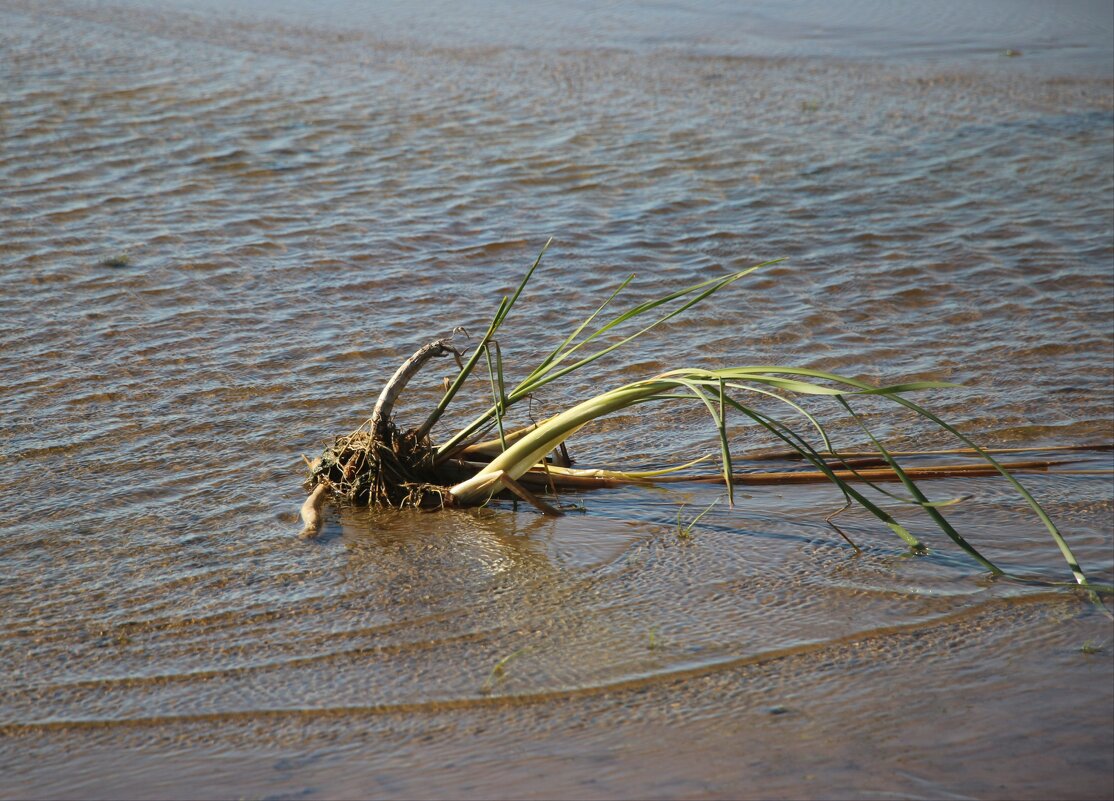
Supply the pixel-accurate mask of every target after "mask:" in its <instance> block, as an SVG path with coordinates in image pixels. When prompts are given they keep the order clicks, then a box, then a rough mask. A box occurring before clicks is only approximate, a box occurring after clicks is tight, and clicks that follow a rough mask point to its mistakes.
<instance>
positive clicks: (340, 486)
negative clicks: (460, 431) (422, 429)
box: [306, 421, 444, 508]
mask: <svg viewBox="0 0 1114 801" xmlns="http://www.w3.org/2000/svg"><path fill="white" fill-rule="evenodd" d="M416 434H417V432H416V431H415V430H414V429H410V430H408V431H404V432H400V431H398V430H397V429H396V428H395V426H394V424H393V423H392V422H390V421H386V422H385V424H384V425H383V426H381V429H380V431H379V433H378V435H377V434H376V432H373V431H372V430H371V428H370V421H369V423H365V424H364V425H362V426H360V427H359V428H358V429H356V430H355V431H353V432H352V433H351V434H346V435H344V436H339V437H337V438H336V440H335V441H334V442H333V444H332V445H330V446H327V447H326V448H325V450H324V452H323V453H322V454H321V456H320V457H318V458H317V459H314V460H313V461H312V462H310V465H309V467H310V474H309V478H308V479H307V480H306V486H307V487H309V488H313V487H317V486H318V485H321V484H325V485H326V486H328V487H329V490H330V491H331V492H332V494H333V495H335V496H336V497H340V498H345V499H347V500H348V501H350V502H351V503H353V504H356V505H358V506H389V507H395V508H401V507H419V508H435V507H438V506H442V505H443V504H444V496H443V493H444V489H443V487H442V486H440V485H439V484H438V483H437V477H436V473H435V471H434V468H433V448H432V445H431V443H430V441H429V437H422V438H420V439H419V438H418V437H417V436H416Z"/></svg>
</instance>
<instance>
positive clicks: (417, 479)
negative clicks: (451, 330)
mask: <svg viewBox="0 0 1114 801" xmlns="http://www.w3.org/2000/svg"><path fill="white" fill-rule="evenodd" d="M447 355H451V356H454V357H455V358H456V359H457V361H458V362H459V361H460V353H459V352H458V351H457V350H456V349H455V348H454V347H453V346H452V344H451V340H450V339H438V340H435V341H433V342H430V343H429V344H427V345H423V346H422V347H421V348H419V349H418V350H417V351H416V352H415V353H414V355H413V356H411V357H410V358H409V359H407V360H406V361H405V362H403V363H402V365H401V366H400V367H399V368H398V370H396V371H395V374H394V375H393V376H391V379H390V381H388V382H387V385H386V386H385V387H384V388H383V392H382V393H381V394H380V395H379V400H378V401H377V402H376V404H375V411H374V412H372V415H371V417H370V418H369V419H368V420H367V422H365V423H364V424H363V425H361V426H360V427H359V428H357V429H356V430H355V431H353V432H352V433H351V434H348V435H345V436H340V437H337V438H336V440H335V441H334V442H333V444H332V445H330V446H328V447H326V448H325V451H324V452H323V453H322V454H321V456H320V457H318V458H317V459H314V460H313V461H312V462H309V472H310V474H309V478H308V479H306V488H307V489H312V490H316V489H317V488H318V487H320V486H325V487H327V488H328V489H329V491H330V492H331V494H333V495H335V496H336V497H340V498H346V499H347V500H349V501H351V502H352V503H354V504H357V505H360V506H389V507H394V508H401V507H417V508H434V507H438V506H443V505H444V503H445V498H446V495H445V489H444V486H443V483H442V482H441V481H439V480H438V477H437V474H436V471H435V470H434V461H433V446H432V445H431V443H430V441H429V433H428V432H429V429H430V428H431V427H432V425H433V423H434V422H436V417H433V416H431V418H430V419H428V420H426V422H425V423H424V424H423V425H422V426H421V427H420V428H417V429H409V430H407V431H399V430H398V428H397V427H396V426H395V424H394V422H393V421H392V419H391V412H392V411H393V410H394V405H395V401H397V400H398V397H399V395H400V394H401V393H402V391H403V389H405V387H406V384H407V383H408V382H409V381H410V379H411V378H413V377H414V376H415V375H417V373H418V371H420V370H421V369H422V367H423V366H424V365H425V364H426V362H428V361H429V360H430V359H432V358H434V357H437V356H447ZM316 497H318V498H320V497H321V495H320V494H319V495H317V496H316ZM303 516H304V515H303ZM306 526H307V529H306V530H307V533H313V531H315V530H316V528H317V527H318V526H319V523H315V524H313V525H311V524H310V521H309V520H307V521H306Z"/></svg>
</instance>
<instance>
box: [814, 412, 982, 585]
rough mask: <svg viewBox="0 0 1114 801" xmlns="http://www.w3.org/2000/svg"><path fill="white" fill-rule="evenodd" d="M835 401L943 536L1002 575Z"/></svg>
mask: <svg viewBox="0 0 1114 801" xmlns="http://www.w3.org/2000/svg"><path fill="white" fill-rule="evenodd" d="M836 400H838V401H839V403H840V405H842V406H843V408H844V409H846V410H847V413H848V414H849V415H851V417H852V418H853V419H854V420H855V422H857V423H858V424H859V427H860V428H862V430H863V432H864V433H865V434H866V435H867V437H869V438H870V441H871V442H872V443H873V444H874V447H875V448H877V449H878V453H879V454H881V456H882V458H883V459H885V460H886V463H887V464H888V465H889V466H890V468H891V469H892V470H893V471H894V473H896V474H897V477H898V479H899V480H900V481H901V483H902V484H903V485H904V486H905V489H907V490H908V491H909V493H910V494H911V495H912V496H913V497H914V498H916V500H917V503H918V505H920V506H921V507H922V508H924V510H925V511H926V512H927V513H928V514H929V516H930V517H931V518H932V519H933V521H934V522H935V523H936V525H938V526H939V527H940V529H941V530H942V531H943V532H944V533H945V534H947V535H948V537H950V538H951V540H952V542H954V543H955V544H956V545H958V546H959V547H960V548H962V549H963V550H964V551H966V552H967V553H968V554H969V555H970V556H971V557H972V558H973V559H975V561H977V562H978V563H979V564H981V565H982V566H983V567H985V568H986V569H987V570H989V571H990V572H991V573H993V574H994V575H997V576H1000V575H1002V573H1003V571H1002V570H1001V569H1000V568H999V567H998V566H997V565H995V564H994V563H993V562H991V561H990V560H989V559H987V558H986V557H985V556H983V555H982V554H981V553H979V551H978V549H977V548H975V546H973V545H971V543H969V542H968V541H967V540H966V539H964V538H963V536H962V535H960V533H959V532H958V531H956V530H955V528H954V527H953V526H952V524H951V523H949V522H948V520H947V518H945V517H944V515H943V514H941V513H940V510H939V509H938V508H937V506H936V504H933V503H931V502H930V501H929V500H928V498H927V497H926V496H925V494H924V493H923V492H922V491H921V489H920V487H918V486H917V485H916V484H915V483H914V482H913V480H912V479H911V478H909V476H908V475H907V474H906V472H905V471H904V470H903V469H902V467H901V465H900V464H899V463H898V461H897V459H895V458H893V456H891V455H890V453H889V451H887V450H886V447H885V446H884V445H883V444H882V443H881V442H880V441H879V440H878V438H877V437H875V436H874V432H872V431H871V430H870V428H869V427H868V426H867V424H866V421H864V420H863V419H862V417H861V416H860V415H859V414H857V413H856V412H855V410H854V409H852V408H851V404H850V403H848V401H847V399H846V398H844V397H843V396H842V395H841V396H840V397H838V398H837V399H836Z"/></svg>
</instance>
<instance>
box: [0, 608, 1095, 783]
mask: <svg viewBox="0 0 1114 801" xmlns="http://www.w3.org/2000/svg"><path fill="white" fill-rule="evenodd" d="M1109 631H1110V623H1109V621H1108V620H1107V619H1106V618H1105V617H1104V616H1103V615H1101V614H1100V613H1098V612H1097V610H1095V608H1094V607H1091V606H1090V605H1088V604H1087V603H1086V602H1081V601H1078V600H1076V599H1072V598H1047V597H1046V598H1044V599H1037V600H1033V599H1030V600H1027V601H1022V602H1009V603H997V602H996V603H995V604H993V605H990V606H985V607H983V608H982V609H981V610H979V611H977V612H974V613H966V614H963V615H960V616H956V617H954V618H952V619H950V620H947V621H944V622H941V623H936V624H932V625H928V626H921V627H908V628H901V627H898V628H894V629H889V630H878V631H876V632H874V633H872V634H868V635H866V636H865V637H860V638H857V639H855V640H852V641H848V642H842V643H837V644H828V645H816V646H809V647H805V648H802V649H799V650H797V651H795V652H786V653H782V654H773V655H767V656H766V657H758V658H755V659H754V661H749V662H748V661H746V660H743V661H741V662H736V663H734V664H732V665H729V666H726V667H724V668H721V669H705V670H704V671H702V672H696V673H693V674H690V675H687V676H685V675H683V674H682V675H680V676H674V677H669V678H665V679H656V680H648V681H647V682H645V683H644V684H638V683H637V682H636V683H634V684H632V685H630V686H627V687H625V688H620V689H611V690H607V691H600V692H586V693H585V694H582V695H578V694H576V693H575V692H574V693H569V694H554V695H553V696H552V697H548V698H544V699H533V700H530V701H528V702H521V701H516V700H514V699H513V698H511V699H506V698H500V699H491V700H490V701H484V700H478V701H473V702H470V703H468V704H464V705H459V706H455V707H453V708H444V707H442V708H438V707H437V706H436V705H430V706H428V707H421V706H420V705H419V706H418V707H417V708H414V709H397V710H393V711H392V710H387V711H384V712H382V713H378V714H369V713H368V712H367V711H366V710H364V711H360V712H348V711H345V710H342V709H337V710H329V711H326V712H316V711H307V712H280V713H272V714H268V713H252V714H247V715H243V716H236V715H230V716H217V717H214V718H210V719H183V720H175V719H166V720H159V721H155V722H149V723H146V724H143V725H136V724H134V723H120V724H110V725H97V726H90V727H75V726H72V725H61V726H58V727H56V728H53V727H51V726H50V725H42V726H26V727H21V726H9V727H7V729H6V730H5V732H4V733H5V734H6V735H8V736H6V737H4V739H3V742H2V745H0V764H3V765H4V766H5V769H4V773H5V775H6V779H5V784H6V791H5V793H4V795H6V796H14V797H27V798H47V797H54V798H107V797H114V798H185V797H198V796H209V797H239V798H245V797H246V798H260V797H262V798H361V797H406V798H422V797H460V798H501V797H521V798H554V797H562V798H614V797H639V798H666V797H668V798H712V797H763V798H766V797H783V798H798V797H824V798H851V797H854V798H871V797H887V798H895V797H896V798H1007V797H1008V798H1049V797H1057V798H1109V797H1110V796H1111V793H1112V789H1114V780H1112V778H1111V777H1112V775H1114V772H1112V771H1114V735H1112V730H1111V727H1110V720H1109V716H1110V688H1111V686H1112V678H1114V669H1112V668H1114V659H1112V655H1111V643H1110V642H1109V641H1106V642H1104V641H1103V640H1102V637H1103V636H1104V635H1107V634H1108V633H1109ZM927 687H932V688H935V691H934V692H925V688H927Z"/></svg>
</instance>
